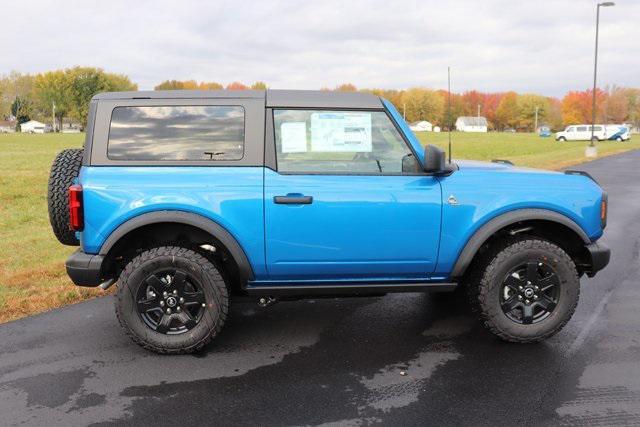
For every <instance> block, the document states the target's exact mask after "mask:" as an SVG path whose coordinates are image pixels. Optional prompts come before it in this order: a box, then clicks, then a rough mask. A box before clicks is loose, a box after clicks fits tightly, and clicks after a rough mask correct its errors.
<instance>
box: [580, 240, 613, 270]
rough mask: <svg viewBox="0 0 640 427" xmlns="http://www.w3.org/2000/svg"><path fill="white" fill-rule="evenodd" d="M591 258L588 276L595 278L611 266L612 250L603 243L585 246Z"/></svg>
mask: <svg viewBox="0 0 640 427" xmlns="http://www.w3.org/2000/svg"><path fill="white" fill-rule="evenodd" d="M585 248H586V249H587V251H588V252H589V256H590V258H591V262H590V263H589V264H590V268H589V269H588V270H587V271H586V273H587V276H589V277H593V276H595V275H596V273H597V272H598V271H600V270H602V269H603V268H605V267H606V266H607V264H609V260H610V259H611V249H609V248H608V247H607V246H606V245H603V244H602V243H598V242H594V243H591V244H588V245H587V246H585Z"/></svg>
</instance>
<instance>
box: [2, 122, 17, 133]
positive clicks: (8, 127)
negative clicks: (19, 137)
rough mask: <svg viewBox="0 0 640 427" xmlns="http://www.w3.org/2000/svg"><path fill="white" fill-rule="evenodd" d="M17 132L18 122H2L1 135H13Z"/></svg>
mask: <svg viewBox="0 0 640 427" xmlns="http://www.w3.org/2000/svg"><path fill="white" fill-rule="evenodd" d="M15 131H16V121H15V119H14V120H0V133H13V132H15Z"/></svg>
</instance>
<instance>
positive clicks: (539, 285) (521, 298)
mask: <svg viewBox="0 0 640 427" xmlns="http://www.w3.org/2000/svg"><path fill="white" fill-rule="evenodd" d="M559 295H560V280H559V279H558V275H557V273H556V271H555V270H554V269H553V267H552V266H550V265H549V264H546V263H544V262H527V263H526V264H521V265H519V266H517V267H516V268H514V269H512V270H511V272H510V273H509V274H507V276H506V277H505V279H504V281H503V284H502V292H500V306H501V307H502V311H503V312H504V314H505V315H506V316H507V317H508V318H509V319H511V320H512V321H514V322H516V323H519V324H524V325H530V324H534V323H538V322H541V321H542V320H544V319H546V318H547V317H549V315H551V313H552V312H553V310H554V309H555V308H556V306H557V305H558V298H559Z"/></svg>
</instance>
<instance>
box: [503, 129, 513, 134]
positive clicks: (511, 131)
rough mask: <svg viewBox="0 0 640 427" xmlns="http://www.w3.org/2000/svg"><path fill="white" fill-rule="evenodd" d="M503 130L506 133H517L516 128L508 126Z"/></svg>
mask: <svg viewBox="0 0 640 427" xmlns="http://www.w3.org/2000/svg"><path fill="white" fill-rule="evenodd" d="M503 132H506V133H516V130H515V129H514V128H506V129H505V130H503Z"/></svg>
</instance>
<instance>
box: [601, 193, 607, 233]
mask: <svg viewBox="0 0 640 427" xmlns="http://www.w3.org/2000/svg"><path fill="white" fill-rule="evenodd" d="M608 204H609V197H608V196H607V193H602V199H601V200H600V225H601V227H602V229H603V230H604V228H605V227H606V226H607V209H608V208H609V206H608Z"/></svg>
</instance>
